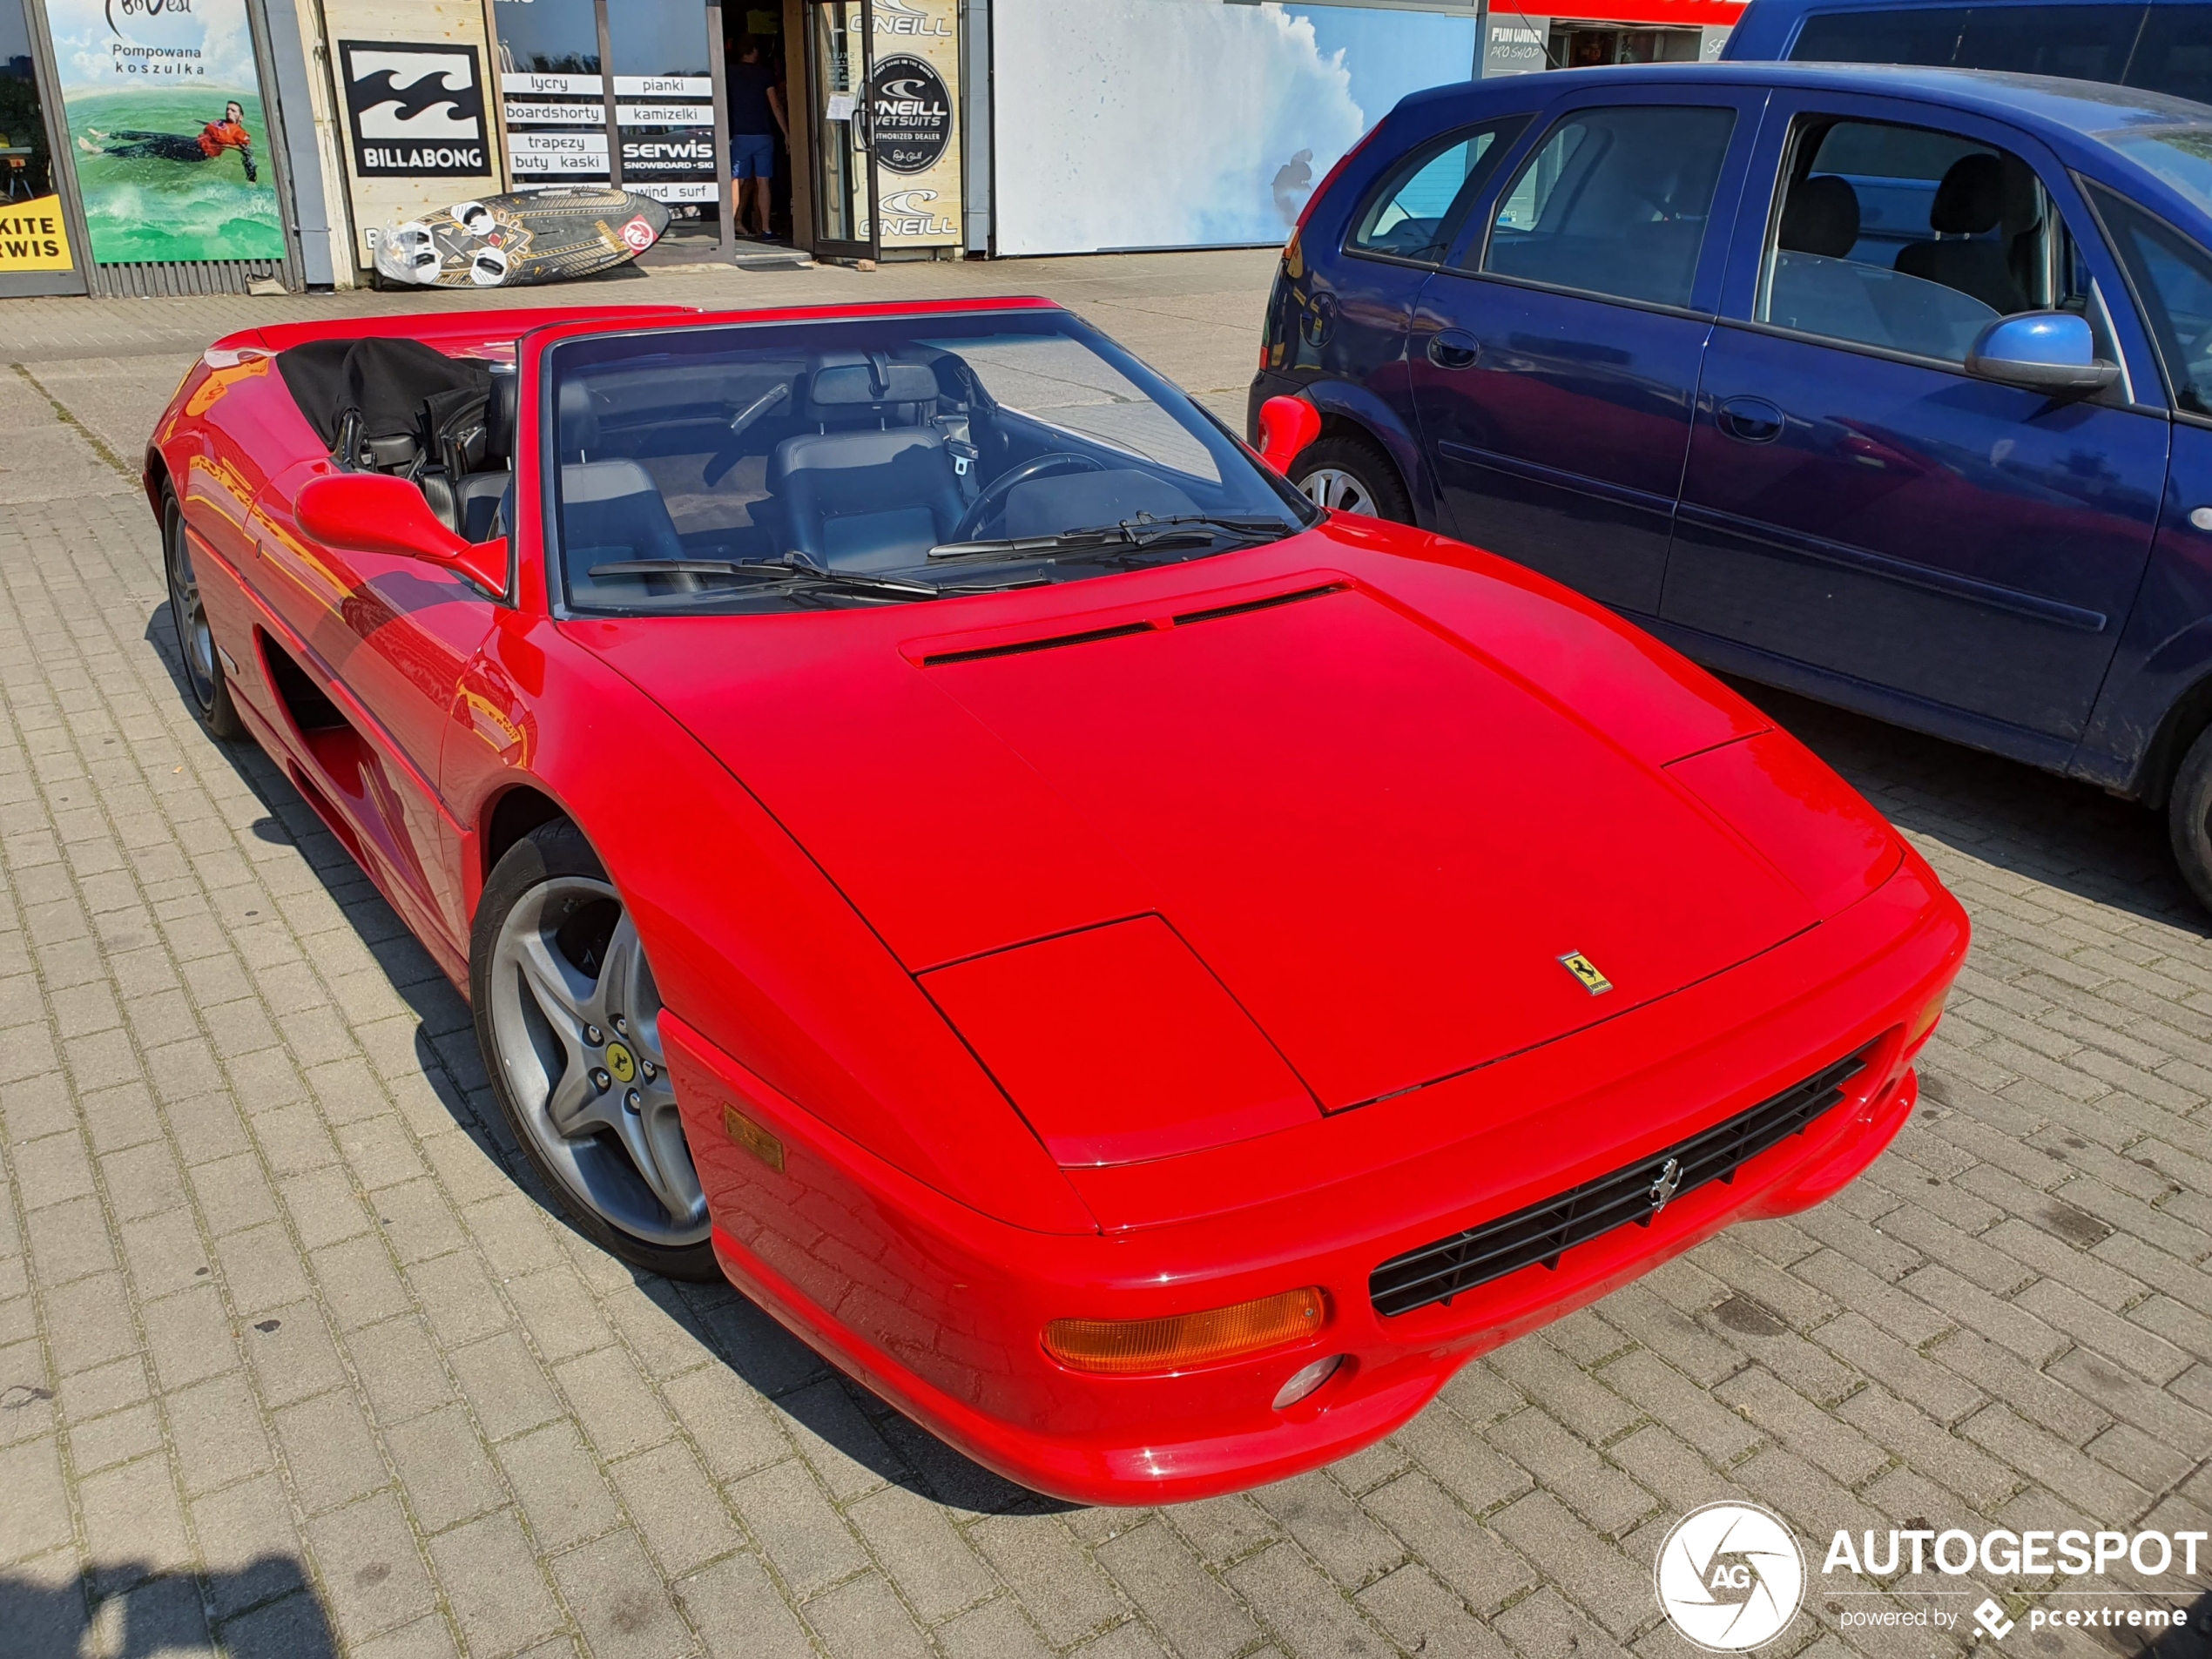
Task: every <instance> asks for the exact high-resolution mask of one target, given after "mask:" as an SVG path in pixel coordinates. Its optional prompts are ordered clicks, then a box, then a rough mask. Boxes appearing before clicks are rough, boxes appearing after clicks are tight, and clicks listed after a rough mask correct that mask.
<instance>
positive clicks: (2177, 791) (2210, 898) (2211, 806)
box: [2166, 726, 2212, 910]
mask: <svg viewBox="0 0 2212 1659" xmlns="http://www.w3.org/2000/svg"><path fill="white" fill-rule="evenodd" d="M2166 818H2167V824H2168V828H2169V830H2170V832H2171V833H2172V835H2173V838H2174V861H2175V863H2176V864H2178V865H2180V866H2181V868H2182V880H2184V881H2186V882H2188V884H2189V891H2191V892H2192V893H2194V894H2196V897H2197V902H2198V903H2200V904H2202V906H2204V907H2205V908H2206V909H2208V910H2212V726H2207V727H2206V728H2205V729H2204V730H2203V731H2202V732H2198V733H2197V734H2196V741H2195V743H2193V744H2191V745H2189V752H2188V753H2187V754H2186V755H2184V756H2182V769H2181V771H2180V772H2177V773H2175V777H2174V792H2173V794H2172V796H2171V797H2170V798H2169V799H2168V801H2167V803H2166Z"/></svg>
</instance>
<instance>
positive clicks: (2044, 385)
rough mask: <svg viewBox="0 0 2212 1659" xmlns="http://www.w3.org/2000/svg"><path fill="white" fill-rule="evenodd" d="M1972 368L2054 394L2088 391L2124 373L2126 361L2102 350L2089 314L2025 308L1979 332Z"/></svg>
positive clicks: (1968, 356) (1991, 378) (2008, 382)
mask: <svg viewBox="0 0 2212 1659" xmlns="http://www.w3.org/2000/svg"><path fill="white" fill-rule="evenodd" d="M1966 372H1967V373H1968V374H1978V375H1979V376H1980V377H1981V378H1982V379H1983V380H1986V381H2002V382H2004V384H2006V385H2007V386H2018V387H2020V388H2023V389H2025V390H2027V391H2031V392H2048V393H2050V394H2051V395H2054V396H2062V395H2074V396H2086V395H2088V394H2089V393H2091V392H2101V391H2103V390H2104V388H2106V387H2107V386H2110V385H2111V384H2112V383H2113V382H2114V381H2116V380H2118V379H2119V378H2120V365H2119V364H2117V363H2108V362H2106V361H2103V360H2102V359H2101V358H2100V357H2099V356H2098V355H2097V336H2096V334H2095V332H2094V330H2092V329H2091V328H2090V327H2089V320H2088V319H2087V318H2086V317H2078V316H2076V315H2074V313H2072V312H2070V311H2024V312H2021V313H2020V314H2019V315H2017V316H2012V317H2000V318H1999V319H1998V320H1996V321H1995V322H1993V323H1991V324H1990V325H1989V326H1988V327H1986V328H1984V329H1983V330H1982V331H1981V333H1980V334H1978V335H1976V336H1975V338H1974V343H1973V349H1972V350H1970V351H1968V352H1967V354H1966Z"/></svg>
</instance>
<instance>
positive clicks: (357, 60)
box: [338, 40, 491, 179]
mask: <svg viewBox="0 0 2212 1659" xmlns="http://www.w3.org/2000/svg"><path fill="white" fill-rule="evenodd" d="M338 52H339V61H340V62H341V64H343V65H344V67H345V80H346V115H347V125H348V126H349V127H350V128H351V129H352V132H353V140H354V172H355V173H357V174H358V175H360V176H361V178H363V179H437V178H456V179H468V178H478V177H481V176H482V175H483V174H485V173H488V172H490V171H491V164H490V160H489V154H488V147H487V145H486V144H485V142H484V87H483V78H482V74H481V72H480V71H479V65H478V64H477V61H476V49H475V47H474V46H471V45H466V44H460V43H457V42H442V43H438V44H417V43H412V42H401V41H389V40H341V41H340V42H339V43H338Z"/></svg>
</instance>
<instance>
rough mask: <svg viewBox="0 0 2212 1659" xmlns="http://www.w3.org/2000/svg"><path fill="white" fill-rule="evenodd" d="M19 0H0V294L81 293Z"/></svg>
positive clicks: (32, 48) (34, 61)
mask: <svg viewBox="0 0 2212 1659" xmlns="http://www.w3.org/2000/svg"><path fill="white" fill-rule="evenodd" d="M37 51H38V46H37V44H34V43H33V42H32V40H31V36H30V21H29V19H28V18H27V17H26V16H25V14H24V4H23V0H0V297H14V296H19V295H26V294H36V293H84V273H82V272H81V271H80V270H79V269H78V264H77V260H76V257H75V254H74V251H73V249H72V247H71V242H72V240H73V238H72V236H71V226H70V223H69V219H70V217H71V216H69V215H67V214H65V213H64V209H63V205H62V185H61V182H60V179H59V178H58V177H57V172H56V170H55V166H54V153H53V145H52V132H51V129H50V127H49V126H48V124H47V120H46V108H45V99H44V98H43V97H42V96H41V95H40V92H39V76H38V65H37V55H36V54H37Z"/></svg>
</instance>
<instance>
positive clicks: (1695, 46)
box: [1482, 0, 1747, 76]
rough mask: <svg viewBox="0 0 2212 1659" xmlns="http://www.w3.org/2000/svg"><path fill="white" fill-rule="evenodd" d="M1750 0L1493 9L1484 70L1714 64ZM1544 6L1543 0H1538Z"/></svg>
mask: <svg viewBox="0 0 2212 1659" xmlns="http://www.w3.org/2000/svg"><path fill="white" fill-rule="evenodd" d="M1538 3H1541V0H1538ZM1745 3H1747V0H1600V3H1598V4H1597V5H1595V6H1594V7H1589V8H1586V9H1583V10H1577V11H1575V12H1574V13H1573V14H1571V15H1566V16H1559V17H1553V16H1548V15H1546V14H1543V13H1536V14H1534V15H1531V14H1528V13H1525V12H1521V11H1518V10H1513V9H1511V8H1501V7H1500V6H1498V5H1495V4H1493V5H1492V6H1491V7H1490V8H1489V12H1488V15H1487V17H1486V18H1485V20H1484V26H1483V48H1482V72H1483V74H1484V75H1486V76H1491V75H1524V74H1527V73H1528V72H1530V71H1534V70H1541V69H1591V68H1596V67H1599V66H1601V65H1604V64H1697V63H1706V64H1710V63H1711V62H1713V61H1714V60H1715V59H1716V58H1717V57H1719V56H1720V54H1721V47H1722V45H1723V44H1724V43H1725V42H1726V41H1727V39H1728V35H1729V30H1730V29H1732V28H1734V27H1735V25H1736V20H1737V18H1738V17H1742V16H1743V7H1744V4H1745Z"/></svg>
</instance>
